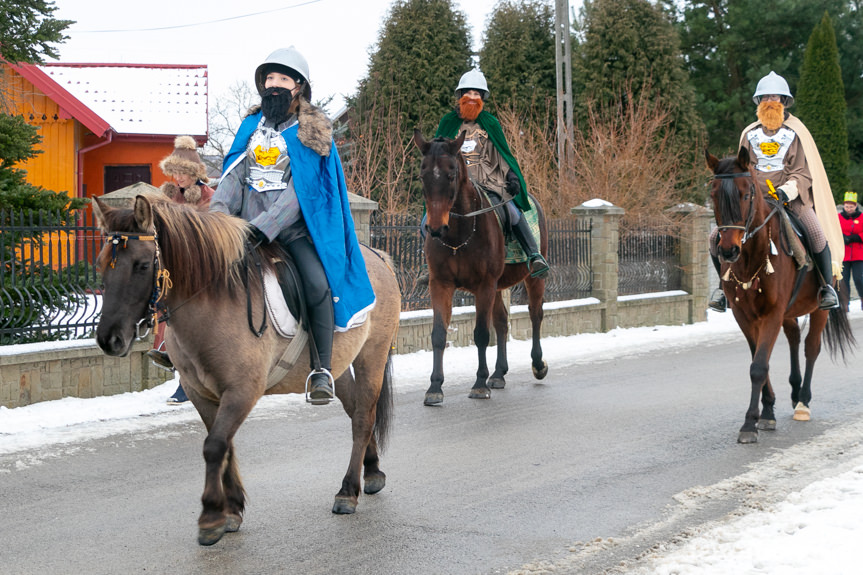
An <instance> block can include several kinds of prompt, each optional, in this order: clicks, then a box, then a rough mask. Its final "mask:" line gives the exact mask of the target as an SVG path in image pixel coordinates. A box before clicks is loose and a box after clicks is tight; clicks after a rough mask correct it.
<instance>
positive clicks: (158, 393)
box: [0, 306, 863, 575]
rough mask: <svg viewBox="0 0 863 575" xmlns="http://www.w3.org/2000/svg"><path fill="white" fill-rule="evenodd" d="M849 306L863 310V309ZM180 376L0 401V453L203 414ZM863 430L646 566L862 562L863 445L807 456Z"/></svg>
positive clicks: (690, 335) (663, 342)
mask: <svg viewBox="0 0 863 575" xmlns="http://www.w3.org/2000/svg"><path fill="white" fill-rule="evenodd" d="M854 307H856V306H854ZM850 315H851V316H852V317H854V316H858V315H863V312H861V311H860V310H859V309H857V310H855V311H852V312H851V314H850ZM740 337H741V336H740V332H739V330H738V328H737V324H736V323H735V322H734V318H733V316H732V315H731V314H730V313H727V314H716V313H714V312H709V313H708V321H707V322H703V323H699V324H695V325H681V326H656V327H641V328H631V329H616V330H613V331H611V332H609V333H604V334H581V335H576V336H569V337H556V338H544V339H543V344H542V345H543V351H544V356H545V357H546V359H547V360H548V362H549V364H552V365H555V366H556V367H565V366H573V365H579V364H584V363H588V362H595V361H605V360H611V359H614V358H620V357H622V356H627V355H635V354H643V353H651V352H659V351H662V350H667V349H671V348H675V347H681V346H704V345H716V344H719V343H724V342H728V341H734V340H736V339H739V338H740ZM55 345H56V343H55ZM508 347H509V351H510V353H511V354H513V355H518V354H522V355H527V354H528V353H529V349H530V342H529V341H511V342H509V344H508ZM475 356H476V350H475V348H472V347H468V348H450V349H447V351H446V358H447V372H448V373H447V375H448V376H449V377H451V378H457V377H459V376H466V377H469V376H471V375H472V374H473V373H474V371H475V361H474V360H475ZM393 361H394V391H395V393H405V392H408V391H415V390H422V389H425V388H426V386H427V385H428V376H429V373H430V366H431V364H432V355H431V352H425V351H422V352H416V353H412V354H406V355H398V356H394V360H393ZM176 386H177V380H176V379H175V380H171V381H168V382H166V383H165V384H163V385H160V386H158V387H156V388H154V389H150V390H146V391H141V392H134V393H124V394H121V395H115V396H111V397H98V398H92V399H78V398H65V399H61V400H57V401H47V402H42V403H37V404H34V405H29V406H26V407H19V408H15V409H8V408H5V407H0V456H2V455H10V456H12V457H16V458H17V459H16V467H18V468H22V467H29V466H32V465H40V464H41V463H42V461H44V460H45V459H47V458H50V457H52V456H54V455H57V454H59V453H64V452H69V451H74V450H75V449H77V447H76V444H78V443H80V442H83V441H86V440H88V439H94V438H101V437H109V436H111V435H115V434H120V433H140V432H142V431H148V433H150V434H152V433H160V432H162V431H161V430H162V429H163V428H165V427H166V426H168V425H170V424H176V423H185V422H189V423H192V422H196V421H199V420H198V415H197V412H196V411H195V409H194V407H192V406H191V405H190V404H185V405H183V406H179V407H177V406H169V405H167V404H166V403H165V401H166V399H167V398H168V397H169V396H170V395H171V394H172V393H173V392H174V390H175V389H176ZM304 405H305V404H304V402H303V398H302V397H301V396H299V395H290V396H267V397H263V398H262V399H261V401H260V402H259V403H258V405H257V406H256V407H255V409H254V411H253V412H252V415H251V416H250V417H253V418H254V417H268V416H270V415H273V414H275V413H276V412H278V413H280V414H282V415H283V414H284V412H285V410H286V409H288V410H299V409H301V408H303V407H304ZM831 433H833V434H834V435H831ZM861 437H863V422H861V423H859V424H851V425H850V426H848V427H847V428H846V429H844V430H842V431H835V432H828V433H826V434H825V436H824V437H823V438H819V439H817V440H814V441H813V442H811V443H812V444H811V445H809V446H807V445H802V446H799V448H796V449H795V450H796V451H797V452H798V453H797V455H796V456H795V457H793V458H792V459H793V461H788V457H787V454H785V462H784V464H783V463H781V462H779V461H777V462H776V463H777V465H776V466H773V465H766V466H765V467H767V468H771V469H773V470H774V472H777V471H776V470H777V469H781V468H782V466H783V465H784V466H785V473H789V474H790V473H795V474H799V473H801V471H805V470H806V468H807V466H810V468H809V469H808V472H809V473H812V474H813V477H814V479H813V483H812V484H811V485H809V486H808V487H806V488H804V489H802V490H801V491H796V492H793V493H791V494H790V495H788V496H787V498H786V499H785V500H783V501H781V502H779V503H777V504H775V505H772V506H770V507H768V508H767V509H763V510H757V511H753V512H750V513H746V514H744V515H742V516H739V517H736V518H732V519H729V520H726V521H723V522H720V523H718V524H716V525H714V526H712V527H709V528H707V529H705V530H704V531H702V532H700V533H698V534H696V535H695V536H693V537H691V538H690V539H688V540H687V541H685V542H683V543H682V545H680V546H678V547H676V548H672V549H670V550H666V549H660V550H657V551H654V552H652V553H650V554H648V555H647V556H646V557H645V559H644V561H643V562H642V566H641V567H639V569H638V572H640V573H655V574H659V575H695V574H697V575H727V574H732V573H733V574H735V575H744V574H770V575H796V574H800V575H803V574H805V575H811V574H813V573H830V574H832V575H837V574H839V575H843V574H849V575H850V574H852V573H854V574H856V573H861V572H863V568H861V566H860V563H861V561H860V559H859V556H858V554H857V550H858V548H857V545H859V544H860V541H863V456H861V455H859V454H858V455H857V456H856V457H857V459H856V460H852V461H851V462H847V461H846V462H844V465H842V466H836V465H834V466H831V467H830V469H827V470H823V469H815V467H814V466H816V465H818V464H817V463H815V462H813V459H815V458H811V457H807V450H810V449H811V450H813V451H814V450H818V449H824V444H825V442H827V445H828V447H829V446H832V445H835V446H837V447H836V449H837V450H839V453H841V450H842V449H843V447H842V446H850V445H853V444H855V443H859V440H858V439H857V438H861ZM829 442H833V443H829ZM0 472H2V470H0ZM6 472H7V473H9V472H11V471H9V470H8V469H7V470H6ZM757 473H758V472H756V471H750V472H748V473H744V474H742V475H740V476H738V477H735V478H730V479H728V480H727V481H726V483H728V485H717V486H711V487H710V489H712V490H716V489H734V488H736V486H737V485H739V484H741V483H746V482H751V481H753V480H757V479H758V477H756V474H757ZM779 473H781V471H779ZM749 475H752V476H751V477H750V476H749ZM825 475H826V476H827V477H826V478H823V477H824V476H825ZM698 497H699V493H698V488H693V489H692V490H689V492H684V493H681V494H679V496H678V497H677V499H678V501H679V502H681V503H683V507H684V508H685V507H686V505H685V504H686V501H687V499H693V500H696V499H697V498H698Z"/></svg>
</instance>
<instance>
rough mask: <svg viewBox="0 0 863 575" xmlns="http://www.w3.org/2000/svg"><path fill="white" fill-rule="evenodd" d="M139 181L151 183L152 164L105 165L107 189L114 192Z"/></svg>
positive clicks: (105, 191) (106, 191)
mask: <svg viewBox="0 0 863 575" xmlns="http://www.w3.org/2000/svg"><path fill="white" fill-rule="evenodd" d="M138 182H144V183H146V184H150V183H152V182H151V179H150V166H149V165H145V166H105V190H104V192H103V193H105V194H107V193H108V192H113V191H115V190H119V189H120V188H125V187H126V186H131V185H132V184H136V183H138Z"/></svg>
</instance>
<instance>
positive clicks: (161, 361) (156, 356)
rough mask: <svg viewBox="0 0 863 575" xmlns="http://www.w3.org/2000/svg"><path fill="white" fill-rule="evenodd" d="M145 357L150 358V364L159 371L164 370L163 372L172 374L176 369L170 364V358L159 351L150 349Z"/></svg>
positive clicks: (165, 353)
mask: <svg viewBox="0 0 863 575" xmlns="http://www.w3.org/2000/svg"><path fill="white" fill-rule="evenodd" d="M147 357H149V358H150V363H152V364H153V365H155V366H156V367H158V368H159V369H164V370H165V371H170V372H171V373H174V371H176V368H175V367H174V364H173V362H171V358H170V357H168V352H166V351H161V350H159V349H151V350H150V351H148V352H147Z"/></svg>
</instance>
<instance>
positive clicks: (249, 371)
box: [94, 196, 401, 545]
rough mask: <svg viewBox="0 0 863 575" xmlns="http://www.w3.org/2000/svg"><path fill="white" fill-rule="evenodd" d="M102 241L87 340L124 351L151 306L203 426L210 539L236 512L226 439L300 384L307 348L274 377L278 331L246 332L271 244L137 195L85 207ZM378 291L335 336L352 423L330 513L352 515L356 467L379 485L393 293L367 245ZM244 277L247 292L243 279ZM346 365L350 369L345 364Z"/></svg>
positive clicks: (384, 266)
mask: <svg viewBox="0 0 863 575" xmlns="http://www.w3.org/2000/svg"><path fill="white" fill-rule="evenodd" d="M94 210H95V212H96V215H97V217H98V218H99V222H100V225H101V227H102V229H103V231H104V233H105V234H106V235H107V237H108V243H107V244H106V246H105V248H104V249H103V250H102V252H101V253H100V255H99V267H100V270H101V273H102V279H103V282H104V292H103V299H102V315H101V319H100V321H99V326H98V328H97V331H96V339H97V341H98V343H99V346H100V347H101V348H102V350H103V351H104V352H105V353H106V354H108V355H113V356H125V355H126V354H128V353H129V349H130V346H131V344H132V340H133V339H134V338H135V337H136V335H137V332H138V330H139V329H140V325H141V324H142V323H143V322H146V321H148V320H149V318H151V317H152V316H153V314H154V313H156V312H158V313H160V314H161V316H162V320H163V321H166V322H167V323H168V325H169V326H170V327H171V329H170V330H168V332H167V334H166V345H167V349H168V352H169V353H170V356H171V359H172V360H173V362H174V365H175V366H176V368H177V370H178V371H179V373H180V377H181V381H182V384H183V388H184V389H185V390H186V393H187V394H188V395H189V398H190V399H191V400H192V403H193V404H194V406H195V408H196V409H197V410H198V413H199V414H200V416H201V419H202V420H203V421H204V425H205V426H206V428H207V438H206V440H205V441H204V460H205V462H206V476H205V485H204V493H203V496H202V497H201V501H202V503H203V511H202V512H201V515H200V517H199V519H198V527H199V531H198V541H199V543H201V544H202V545H211V544H213V543H215V542H216V541H218V540H219V539H220V538H221V537H222V535H223V534H224V533H225V532H226V531H229V532H230V531H237V530H238V529H239V527H240V523H241V522H242V520H243V512H244V509H245V490H244V488H243V484H242V481H241V479H240V474H239V468H238V465H237V458H236V454H235V452H234V444H233V437H234V434H235V433H236V432H237V430H238V429H239V427H240V425H241V424H242V423H243V421H244V420H245V419H246V417H247V416H248V415H249V412H250V411H251V410H252V408H253V407H254V406H255V403H256V402H257V401H258V399H259V398H260V397H261V396H262V395H264V394H273V393H303V392H304V389H305V376H306V374H307V373H308V366H307V361H308V360H307V358H308V350H307V349H306V350H304V351H302V352H301V353H300V355H299V358H300V359H299V360H298V364H299V365H298V366H297V367H295V368H293V369H291V370H290V371H288V372H287V373H286V374H285V375H283V377H282V378H281V379H277V378H273V379H276V381H271V382H269V384H270V385H271V387H268V374H270V371H271V368H273V367H274V365H276V364H277V363H278V362H280V360H281V358H282V356H283V352H284V351H285V349H286V347H287V346H288V341H289V340H287V339H285V338H283V337H281V336H279V335H278V334H277V333H276V332H275V329H265V330H263V333H262V334H256V333H253V329H255V330H258V329H259V328H258V326H260V325H261V322H262V320H263V318H264V314H266V310H265V308H264V301H263V295H262V286H261V283H262V281H261V277H262V274H261V273H260V272H258V271H257V267H256V262H260V263H261V265H262V266H264V267H265V268H267V267H271V266H272V264H271V257H272V256H273V255H274V252H272V250H273V249H277V248H273V247H272V246H267V247H266V248H259V249H258V254H257V255H259V256H260V258H257V257H253V256H254V254H252V253H251V252H248V251H247V248H246V246H247V244H246V242H245V238H246V234H247V224H246V222H244V221H243V220H241V219H239V218H233V217H230V216H226V215H224V214H218V213H206V212H203V213H202V212H197V211H195V210H194V209H193V208H189V207H187V206H182V205H179V204H175V203H170V202H168V203H165V202H159V201H156V200H153V203H151V202H150V201H148V200H147V199H146V198H145V197H144V196H138V197H137V198H136V200H135V206H134V210H130V209H112V208H110V207H109V206H107V205H106V204H105V203H103V202H101V201H100V200H99V199H98V198H97V199H96V204H95V207H94ZM364 256H365V260H366V266H367V269H368V271H369V276H370V278H371V282H372V286H373V288H374V290H375V294H376V296H377V303H376V306H375V307H374V308H373V309H372V310H371V312H370V313H369V315H368V318H367V319H366V321H365V322H364V323H363V324H362V325H361V326H359V327H355V328H353V329H350V330H349V331H347V332H343V333H337V334H336V337H335V341H334V346H333V362H332V367H333V369H332V373H333V376H335V377H336V389H335V391H336V396H337V397H338V398H339V400H340V401H341V403H342V406H343V408H344V410H345V411H346V412H347V414H348V416H350V417H351V420H352V425H351V427H352V430H353V448H352V450H351V455H350V462H349V464H348V470H347V473H346V474H345V477H344V479H343V480H342V486H341V489H340V490H339V491H338V493H337V494H336V496H335V503H334V505H333V513H353V512H354V511H355V510H356V506H357V498H358V496H359V489H360V471H361V470H362V468H363V467H365V471H364V477H363V479H364V480H365V488H364V491H365V493H367V494H372V493H377V492H378V491H380V490H381V489H383V487H384V484H385V481H386V476H385V475H384V473H383V472H382V471H381V470H380V468H379V467H378V462H379V459H378V450H379V448H381V449H382V448H383V446H384V443H385V440H386V435H387V430H388V426H389V423H390V415H391V409H392V395H391V373H392V369H391V358H390V352H391V346H392V342H393V340H394V337H395V333H396V331H397V329H398V324H399V313H400V309H401V297H400V294H399V289H398V283H397V281H396V278H395V276H394V274H393V272H392V269H391V268H390V266H389V260H388V258H387V257H386V256H384V255H382V254H379V253H377V252H374V251H372V250H371V249H369V248H364ZM246 283H247V284H248V289H246V287H244V284H246ZM351 367H352V368H353V372H352V370H351V369H350V368H351Z"/></svg>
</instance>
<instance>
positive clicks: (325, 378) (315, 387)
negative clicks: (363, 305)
mask: <svg viewBox="0 0 863 575" xmlns="http://www.w3.org/2000/svg"><path fill="white" fill-rule="evenodd" d="M308 311H309V323H310V324H311V325H310V329H309V331H310V332H311V336H312V339H313V340H314V346H315V349H317V355H318V362H319V363H320V369H316V368H315V361H314V358H312V373H311V374H310V375H309V401H310V402H311V403H312V404H314V405H320V404H325V403H329V402H330V401H331V400H332V399H333V397H335V392H334V383H335V382H334V381H333V376H332V374H331V373H330V368H331V362H332V357H333V332H334V331H335V315H334V313H333V302H332V292H330V290H326V292H325V293H324V296H323V297H322V298H321V299H320V300H319V301H318V302H314V303H313V302H309V310H308Z"/></svg>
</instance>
